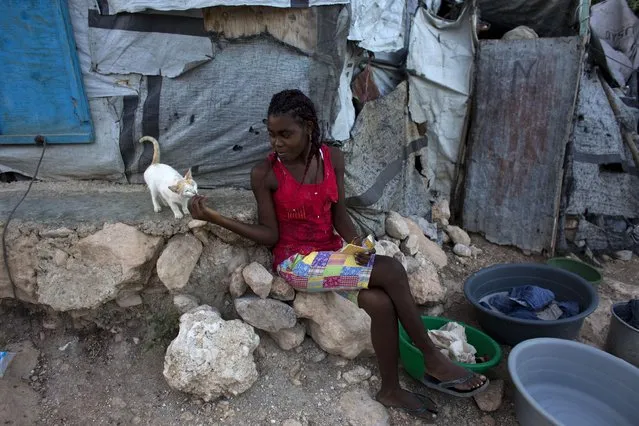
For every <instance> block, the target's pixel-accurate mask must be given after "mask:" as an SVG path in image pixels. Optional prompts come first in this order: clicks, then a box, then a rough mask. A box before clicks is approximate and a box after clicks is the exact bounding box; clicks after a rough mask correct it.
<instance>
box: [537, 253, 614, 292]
mask: <svg viewBox="0 0 639 426" xmlns="http://www.w3.org/2000/svg"><path fill="white" fill-rule="evenodd" d="M546 263H547V264H548V265H550V266H554V267H555V268H559V269H563V270H565V271H568V272H572V273H573V274H577V275H579V276H580V277H581V278H583V279H585V280H586V281H588V282H589V283H590V284H592V285H599V284H601V280H602V279H603V276H602V275H601V273H600V272H599V271H598V270H596V269H595V268H593V267H592V266H590V265H588V264H587V263H584V262H581V261H579V260H575V259H571V258H568V257H555V258H553V259H550V260H548V261H547V262H546Z"/></svg>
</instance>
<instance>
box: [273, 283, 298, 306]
mask: <svg viewBox="0 0 639 426" xmlns="http://www.w3.org/2000/svg"><path fill="white" fill-rule="evenodd" d="M270 297H272V298H273V299H277V300H282V301H285V302H290V301H291V300H293V299H295V290H294V289H293V287H291V286H290V285H289V283H287V282H286V280H284V278H282V277H275V278H274V279H273V284H272V285H271V293H270Z"/></svg>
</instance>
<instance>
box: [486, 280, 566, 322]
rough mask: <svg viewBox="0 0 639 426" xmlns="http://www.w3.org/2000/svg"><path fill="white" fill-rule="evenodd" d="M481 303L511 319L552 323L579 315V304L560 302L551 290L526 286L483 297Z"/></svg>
mask: <svg viewBox="0 0 639 426" xmlns="http://www.w3.org/2000/svg"><path fill="white" fill-rule="evenodd" d="M479 303H480V304H481V305H482V306H483V307H485V308H487V309H491V310H494V311H498V312H501V313H502V314H504V315H508V316H509V317H513V318H519V319H527V320H544V321H552V320H556V319H563V318H569V317H572V316H575V315H577V314H578V313H579V303H577V302H575V301H565V302H558V301H556V300H555V293H553V292H552V291H551V290H548V289H545V288H542V287H537V286H533V285H526V286H521V287H515V288H512V289H511V290H510V291H505V292H500V293H493V294H489V295H487V296H485V297H483V298H482V299H481V300H480V301H479Z"/></svg>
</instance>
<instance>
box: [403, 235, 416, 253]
mask: <svg viewBox="0 0 639 426" xmlns="http://www.w3.org/2000/svg"><path fill="white" fill-rule="evenodd" d="M400 248H401V250H402V253H404V254H405V255H406V256H415V255H416V254H417V252H418V251H419V240H418V239H417V237H416V236H415V235H413V234H410V235H409V236H408V237H406V239H405V240H404V241H402V244H401V246H400Z"/></svg>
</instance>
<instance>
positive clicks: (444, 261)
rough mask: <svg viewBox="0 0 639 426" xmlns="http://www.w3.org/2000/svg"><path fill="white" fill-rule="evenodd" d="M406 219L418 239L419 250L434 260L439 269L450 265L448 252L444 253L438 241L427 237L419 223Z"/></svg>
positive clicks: (411, 231)
mask: <svg viewBox="0 0 639 426" xmlns="http://www.w3.org/2000/svg"><path fill="white" fill-rule="evenodd" d="M405 221H406V225H407V226H408V229H409V230H410V234H411V235H412V236H414V237H415V238H416V239H417V251H418V252H419V253H421V254H422V255H423V256H424V257H426V258H427V259H428V260H430V261H431V262H433V263H434V264H435V266H437V268H438V269H441V268H444V267H445V266H446V265H448V257H447V256H446V253H444V250H442V248H441V247H439V246H438V245H437V243H436V242H434V241H431V240H429V239H428V238H426V236H424V234H423V233H422V230H421V228H420V227H419V225H418V224H416V223H415V222H413V221H412V220H410V219H405Z"/></svg>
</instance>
